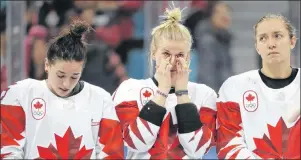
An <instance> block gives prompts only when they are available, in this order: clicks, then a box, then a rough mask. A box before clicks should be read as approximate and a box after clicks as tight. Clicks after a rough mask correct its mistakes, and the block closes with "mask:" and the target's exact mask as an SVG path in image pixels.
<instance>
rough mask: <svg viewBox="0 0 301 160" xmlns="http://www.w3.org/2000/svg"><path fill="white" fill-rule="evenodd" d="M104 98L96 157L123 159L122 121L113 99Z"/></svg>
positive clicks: (108, 96)
mask: <svg viewBox="0 0 301 160" xmlns="http://www.w3.org/2000/svg"><path fill="white" fill-rule="evenodd" d="M107 94H108V95H107V96H105V98H104V103H103V113H102V115H103V116H102V119H101V121H100V124H99V131H98V138H97V140H98V141H97V147H96V149H97V150H96V157H97V158H98V159H123V158H124V149H123V139H122V133H121V132H122V131H121V126H120V122H119V120H118V118H117V115H116V110H115V108H114V104H113V102H112V99H111V97H110V95H109V93H107Z"/></svg>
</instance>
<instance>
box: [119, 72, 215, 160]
mask: <svg viewBox="0 0 301 160" xmlns="http://www.w3.org/2000/svg"><path fill="white" fill-rule="evenodd" d="M157 89H158V87H157V86H156V84H155V83H154V81H153V80H152V79H151V78H149V79H144V80H135V79H129V80H126V81H124V82H123V83H122V84H121V85H120V86H119V87H118V89H117V90H116V91H115V93H114V94H113V100H114V102H115V104H116V112H117V115H118V117H119V120H120V123H121V125H122V129H123V138H124V143H125V145H126V146H127V148H128V153H127V159H187V158H189V159H191V158H194V159H199V158H201V157H202V156H203V155H204V154H205V153H206V152H207V151H208V150H209V148H210V147H211V146H212V145H215V128H216V125H215V124H216V123H215V122H216V93H215V92H214V91H213V90H212V89H211V88H209V87H207V86H206V85H203V84H196V83H191V82H189V83H188V92H189V93H188V94H189V97H190V99H191V102H192V103H194V104H195V105H196V106H197V107H196V108H194V109H195V110H196V111H197V112H199V114H200V116H198V117H197V119H198V120H200V121H201V123H202V126H201V127H200V128H198V129H197V130H195V131H192V132H190V133H184V134H181V133H179V132H178V122H177V114H176V111H175V106H176V105H177V97H176V95H175V94H174V93H172V94H169V95H168V97H167V99H166V103H165V108H166V112H165V114H164V113H163V115H164V118H163V120H162V124H161V126H158V125H155V124H153V123H151V122H149V121H147V120H144V119H143V118H141V117H139V112H142V111H141V110H142V108H143V106H146V104H147V103H148V102H149V101H150V100H151V99H152V98H153V97H154V95H155V94H156V91H157ZM183 107H184V106H183ZM159 108H163V107H161V106H160V107H159ZM148 109H150V108H148ZM164 110H165V109H164ZM140 114H141V113H140ZM187 116H189V115H187ZM162 117H163V116H162ZM200 121H199V122H200Z"/></svg>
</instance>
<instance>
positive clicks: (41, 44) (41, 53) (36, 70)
mask: <svg viewBox="0 0 301 160" xmlns="http://www.w3.org/2000/svg"><path fill="white" fill-rule="evenodd" d="M47 40H48V31H47V29H46V28H45V27H44V26H41V25H36V26H33V27H32V28H31V29H30V30H29V33H28V35H27V37H26V39H25V66H26V71H27V73H28V77H29V78H34V79H44V78H45V77H44V75H45V73H44V72H45V71H44V62H45V58H46V51H47V45H46V44H47Z"/></svg>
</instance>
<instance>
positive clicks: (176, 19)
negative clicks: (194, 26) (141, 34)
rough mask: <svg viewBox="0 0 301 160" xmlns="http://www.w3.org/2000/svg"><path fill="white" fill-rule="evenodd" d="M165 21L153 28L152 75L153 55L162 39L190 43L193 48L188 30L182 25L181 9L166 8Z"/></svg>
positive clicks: (151, 68)
mask: <svg viewBox="0 0 301 160" xmlns="http://www.w3.org/2000/svg"><path fill="white" fill-rule="evenodd" d="M161 17H163V18H164V21H162V22H161V24H160V25H158V26H156V27H154V28H153V30H152V32H151V35H152V38H151V43H150V53H149V63H150V74H151V75H152V73H153V62H152V55H153V54H155V52H156V51H157V49H158V45H157V44H158V41H159V40H161V39H163V38H164V39H166V40H176V41H178V40H184V41H186V42H188V45H189V48H191V46H192V43H193V42H192V37H191V34H190V31H189V30H188V28H186V27H185V26H184V25H183V24H181V18H182V10H180V8H176V7H174V8H173V9H172V10H169V9H168V8H166V10H165V14H164V16H161Z"/></svg>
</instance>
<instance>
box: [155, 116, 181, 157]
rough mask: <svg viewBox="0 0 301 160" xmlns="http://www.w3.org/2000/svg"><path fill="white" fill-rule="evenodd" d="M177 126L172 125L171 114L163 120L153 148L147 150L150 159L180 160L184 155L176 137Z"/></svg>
mask: <svg viewBox="0 0 301 160" xmlns="http://www.w3.org/2000/svg"><path fill="white" fill-rule="evenodd" d="M177 131H178V126H177V124H176V125H173V123H172V118H171V114H170V113H168V115H167V117H166V118H165V119H164V121H163V123H162V125H161V127H160V131H159V134H158V137H157V139H156V141H155V143H154V146H153V147H152V148H151V149H150V150H149V153H150V154H151V157H150V159H182V158H183V157H184V156H185V155H186V154H185V152H184V149H183V147H182V145H181V144H180V141H179V138H178V136H177Z"/></svg>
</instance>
